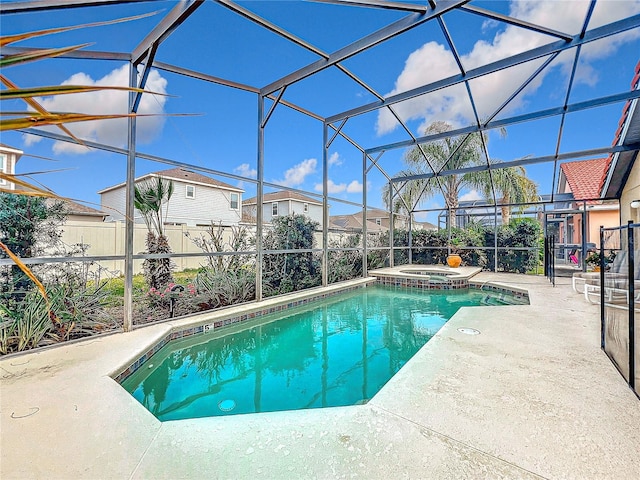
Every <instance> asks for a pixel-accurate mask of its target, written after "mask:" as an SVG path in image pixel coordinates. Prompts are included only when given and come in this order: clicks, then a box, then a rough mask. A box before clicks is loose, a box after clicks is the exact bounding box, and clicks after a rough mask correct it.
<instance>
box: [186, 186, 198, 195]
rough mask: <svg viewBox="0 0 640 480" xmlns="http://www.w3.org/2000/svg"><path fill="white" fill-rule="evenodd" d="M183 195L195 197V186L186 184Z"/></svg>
mask: <svg viewBox="0 0 640 480" xmlns="http://www.w3.org/2000/svg"><path fill="white" fill-rule="evenodd" d="M184 196H185V197H187V198H196V187H195V185H187V187H186V190H185V195H184Z"/></svg>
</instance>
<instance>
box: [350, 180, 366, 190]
mask: <svg viewBox="0 0 640 480" xmlns="http://www.w3.org/2000/svg"><path fill="white" fill-rule="evenodd" d="M347 193H362V183H360V182H359V181H357V180H353V181H352V182H351V183H350V184H349V185H347Z"/></svg>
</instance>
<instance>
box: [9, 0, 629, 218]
mask: <svg viewBox="0 0 640 480" xmlns="http://www.w3.org/2000/svg"><path fill="white" fill-rule="evenodd" d="M173 5H174V2H164V1H161V2H150V3H148V2H144V3H139V4H128V5H120V6H103V7H99V8H93V9H74V10H66V11H51V12H42V13H36V14H33V13H28V14H19V15H6V16H3V17H2V18H1V21H2V25H1V27H2V32H3V34H13V33H21V32H26V31H32V30H36V29H41V28H50V27H55V26H61V25H72V24H80V23H86V22H93V21H101V20H107V19H112V18H119V17H125V16H130V15H136V14H140V13H145V12H152V11H156V10H162V11H161V12H160V13H159V14H158V15H155V16H153V17H150V18H144V19H141V20H136V21H132V22H128V23H125V24H118V25H112V26H104V27H96V28H90V29H82V30H77V31H73V32H68V33H64V34H58V35H53V36H47V37H43V38H40V39H34V40H30V41H27V42H23V43H21V44H19V45H20V46H47V47H50V46H67V45H73V44H79V43H85V42H89V43H92V45H91V46H90V47H88V48H90V49H92V50H104V51H118V52H128V51H130V50H132V49H133V48H134V47H135V46H136V45H137V44H138V43H139V42H140V41H141V40H142V38H144V35H145V34H146V32H147V31H149V30H150V29H151V28H152V27H153V26H154V25H155V24H156V23H157V22H158V21H159V20H160V18H161V17H162V15H164V14H165V13H166V11H168V10H169V9H170V8H172V7H173ZM241 5H242V6H244V7H245V8H248V9H250V10H252V11H254V12H256V13H257V14H259V15H261V16H263V17H264V18H267V19H268V20H270V21H271V22H273V23H275V24H277V25H279V26H281V27H283V28H285V29H287V30H289V31H290V32H291V33H293V34H295V35H297V36H298V37H300V38H302V39H304V40H305V41H307V42H309V43H311V44H313V45H314V46H316V47H317V48H319V49H321V50H323V51H325V52H327V53H331V52H333V51H335V50H336V49H338V48H340V47H342V46H344V45H347V44H349V43H351V42H353V41H355V40H357V39H358V38H360V37H362V36H364V35H366V34H368V33H371V32H373V31H375V30H377V29H378V28H380V27H382V26H384V25H385V24H388V23H390V22H392V21H394V20H397V19H399V18H402V17H403V16H405V15H406V13H403V12H397V11H391V10H382V9H372V8H359V7H345V6H335V5H327V4H321V3H312V2H292V1H261V2H242V3H241ZM472 5H476V6H481V7H483V8H486V9H490V10H493V11H496V12H499V13H503V14H510V15H512V16H515V17H517V18H520V19H523V20H527V21H530V22H533V23H540V24H543V25H546V26H548V27H550V28H555V29H557V30H561V31H564V32H567V33H570V34H575V33H577V32H578V31H579V29H580V27H581V25H582V22H583V20H584V17H585V13H586V11H587V7H588V2H586V1H573V2H568V1H567V2H565V1H560V2H538V1H535V2H533V1H532V2H528V1H525V2H506V1H504V2H503V1H500V2H472ZM638 13H640V1H631V0H625V1H601V2H598V4H597V6H596V9H595V11H594V13H593V16H592V19H591V23H590V27H592V26H594V25H602V24H607V23H610V22H612V21H615V20H619V19H621V18H624V17H627V16H630V15H635V14H638ZM444 20H445V22H446V24H447V27H448V29H449V31H450V33H451V36H452V37H453V39H454V42H455V45H456V48H457V50H458V52H459V54H460V56H461V57H462V63H463V65H464V66H465V68H466V69H470V68H474V67H475V66H479V65H482V64H484V63H488V62H490V61H495V60H497V59H499V58H502V57H504V56H506V55H513V54H515V53H519V52H522V51H525V50H527V49H530V48H533V47H535V46H538V45H542V44H545V43H549V42H550V41H553V40H555V39H552V38H551V37H547V36H544V35H541V34H537V33H533V32H530V31H528V30H523V29H521V28H518V27H514V26H508V25H506V24H504V23H499V22H496V21H489V20H486V19H484V18H482V17H479V16H476V15H472V14H469V13H463V12H452V13H450V14H446V15H445V16H444ZM638 52H640V31H639V29H637V28H636V29H635V30H632V31H629V32H626V33H624V34H621V35H618V36H616V37H610V38H607V39H605V40H601V41H599V42H594V43H592V44H589V45H587V46H585V47H584V48H583V52H582V54H581V62H580V65H579V69H578V72H577V81H576V83H575V85H574V88H573V90H572V93H571V97H570V103H573V102H577V101H582V100H585V99H588V98H593V97H599V96H603V95H609V94H613V93H619V92H624V91H627V90H628V89H629V83H630V81H631V78H632V77H633V73H634V67H635V65H636V63H637V62H638V59H639V57H640V55H639V54H638ZM573 55H574V51H569V52H565V53H563V54H561V55H560V56H559V57H558V58H557V59H556V60H555V61H554V62H553V63H552V64H551V65H550V66H549V67H548V68H547V69H546V70H545V71H544V72H543V74H542V75H540V76H539V77H538V79H537V80H536V81H535V82H534V83H533V84H532V85H531V87H530V88H528V89H527V90H525V91H524V92H523V93H522V94H521V95H519V96H518V97H517V98H516V99H515V100H514V101H513V102H511V104H510V105H509V106H508V107H507V109H506V110H505V111H504V112H503V113H501V114H499V116H498V117H499V118H500V117H506V116H511V115H515V114H520V113H525V112H531V111H537V110H539V109H542V108H548V107H552V106H558V105H561V104H562V102H563V101H564V96H565V94H566V85H567V79H568V74H569V72H570V68H571V61H572V58H573ZM317 58H318V57H317V56H316V55H315V54H313V53H311V52H308V51H306V50H304V49H302V48H300V47H297V46H295V45H293V44H291V43H289V42H287V41H286V40H284V39H282V38H281V37H278V36H277V35H275V34H273V33H271V32H268V31H266V30H264V29H261V28H259V27H257V26H256V25H255V24H253V23H251V22H249V21H248V20H246V19H245V18H242V17H240V16H238V15H235V14H233V13H231V12H230V11H228V10H226V9H225V8H223V7H220V6H219V5H215V4H213V3H212V2H207V4H205V5H204V6H202V7H200V9H199V10H198V11H196V12H195V14H194V15H192V16H191V17H190V18H189V19H188V20H187V21H186V22H185V23H184V24H183V25H182V26H181V27H180V28H178V30H176V31H175V32H174V33H173V34H172V35H171V36H170V37H169V38H168V39H167V40H166V41H165V42H164V43H163V44H162V45H161V46H160V48H159V50H158V53H157V55H156V60H158V61H162V62H167V63H172V64H176V65H180V66H183V67H186V68H191V69H194V70H198V71H201V72H204V73H207V74H209V75H213V76H217V77H221V78H226V79H229V80H233V81H236V82H241V83H245V84H247V85H250V86H253V87H258V88H260V87H263V86H265V85H267V84H269V83H270V82H272V81H275V80H277V79H278V78H280V77H282V76H284V75H286V74H288V73H290V72H291V71H294V70H296V69H298V68H301V67H303V66H305V65H307V64H309V63H311V62H313V61H315V60H317ZM539 64H540V61H536V62H529V63H527V64H524V65H521V66H518V67H514V68H512V69H510V70H508V71H504V72H500V73H499V74H494V75H491V76H490V77H487V78H484V79H478V80H474V81H471V82H470V88H471V90H472V93H473V94H474V98H475V99H476V106H477V108H478V109H479V115H480V117H486V116H488V115H489V114H490V113H491V112H492V111H493V110H494V109H495V108H496V107H497V106H498V105H499V104H500V103H502V101H503V100H504V99H505V98H507V97H508V96H509V94H510V93H511V92H512V91H513V89H514V88H516V87H517V85H518V84H519V83H520V82H522V80H524V79H525V78H526V77H527V76H528V75H529V74H530V73H531V72H532V71H533V70H534V69H535V68H536V67H537V66H538V65H539ZM343 65H344V66H345V67H347V68H348V69H349V70H351V71H352V72H353V73H355V74H356V75H358V76H359V77H360V78H361V79H362V80H364V81H365V82H366V83H367V84H369V85H370V86H371V87H372V88H374V89H375V90H376V91H377V92H378V93H380V94H382V95H389V94H394V93H399V92H402V91H405V90H408V89H410V88H414V87H417V86H420V85H423V84H425V83H429V82H432V81H435V80H438V79H442V78H446V77H448V76H450V75H452V74H456V73H458V71H457V67H456V64H455V61H454V60H453V56H452V55H451V53H450V51H449V49H448V46H447V45H446V42H445V40H444V37H443V35H442V32H441V31H440V30H439V29H438V28H437V24H436V23H435V22H427V24H425V25H423V26H421V27H418V28H415V29H413V30H412V31H410V32H408V33H406V34H405V35H401V36H398V37H395V38H393V39H391V40H389V41H387V42H384V43H382V44H380V45H378V46H376V47H374V48H371V49H370V50H367V51H365V52H364V53H363V54H361V55H359V56H356V57H353V58H351V59H348V60H346V61H345V62H343ZM3 73H4V74H5V75H7V77H9V78H10V79H11V80H12V81H14V82H15V83H17V84H18V85H20V86H23V87H26V86H32V85H44V84H60V83H62V82H67V83H98V84H102V85H114V84H124V83H125V82H126V81H127V67H126V65H125V64H123V63H119V62H114V61H109V62H104V61H102V62H98V61H81V60H67V59H52V60H47V61H43V62H38V63H32V64H28V65H23V66H19V67H14V68H11V69H6V72H3ZM147 88H148V89H149V90H152V91H156V92H166V93H168V94H169V95H171V96H169V97H152V96H145V97H146V98H144V99H143V105H142V106H141V110H140V111H141V112H148V113H169V114H171V113H190V114H198V115H194V116H189V117H182V116H175V117H172V116H156V117H149V118H144V119H140V120H139V134H140V136H139V139H138V150H139V151H141V152H144V153H149V154H153V155H158V156H162V157H166V158H170V159H172V160H176V161H181V162H186V163H190V164H194V165H198V166H203V167H208V168H212V169H215V170H219V171H223V172H228V173H231V174H242V175H247V176H252V175H255V168H256V146H257V127H256V124H257V112H256V108H257V96H256V95H254V94H252V93H247V92H243V91H240V90H235V89H231V88H227V87H222V86H219V85H214V84H207V83H204V82H200V81H196V80H194V79H191V78H186V77H181V76H179V75H175V74H172V73H168V72H164V71H154V72H153V73H152V75H151V76H150V78H149V82H148V84H147ZM125 98H126V95H123V94H121V93H116V92H102V93H96V94H83V95H74V96H59V97H56V98H55V99H54V98H48V99H42V103H43V104H44V105H45V107H47V108H49V109H51V110H60V111H63V110H68V111H85V112H111V111H113V112H116V111H119V110H122V109H123V108H124V106H125V105H126V102H125ZM283 98H284V99H285V100H288V101H291V102H293V103H296V104H298V105H300V106H301V107H303V108H306V109H308V110H310V111H313V112H315V113H317V114H319V115H321V116H330V115H333V114H336V113H340V112H343V111H346V110H348V109H351V108H354V107H357V106H359V105H362V104H366V103H369V102H372V101H374V100H375V97H374V96H373V95H371V94H370V93H369V92H367V91H366V90H365V89H364V88H363V87H362V86H360V85H358V84H357V83H355V82H353V81H352V80H350V79H349V78H348V77H346V76H345V75H344V74H343V73H342V72H340V71H338V70H337V69H335V68H332V69H329V70H325V71H323V72H321V73H319V74H316V75H314V76H312V77H310V78H308V79H306V80H305V81H303V82H299V83H297V84H294V85H292V86H290V87H289V88H288V89H287V91H286V92H285V95H284V97H283ZM3 108H4V109H6V110H21V109H24V106H23V105H20V104H19V103H18V102H3ZM622 108H623V104H616V105H610V106H607V107H602V108H597V109H592V110H588V111H585V112H580V113H577V114H572V115H569V116H568V117H567V120H566V125H565V129H564V134H563V139H562V143H561V148H560V151H561V152H569V151H575V150H583V149H587V148H595V147H604V146H608V145H610V144H611V142H612V140H613V135H614V133H615V129H616V127H617V122H618V119H619V117H620V113H621V111H622ZM396 110H397V112H398V114H399V115H400V116H401V117H402V118H403V119H404V120H405V122H406V124H407V125H408V127H409V128H410V129H411V130H412V131H413V133H414V134H415V135H420V134H422V132H423V131H424V129H425V128H426V127H427V126H428V125H429V124H430V123H431V122H432V121H434V120H444V121H447V122H450V123H451V124H453V125H455V126H465V125H469V124H470V123H471V122H472V121H473V116H472V111H471V106H470V102H469V100H468V97H467V96H466V93H465V90H464V87H460V86H458V87H451V88H449V89H446V90H445V91H443V92H436V94H431V95H426V96H424V97H419V98H417V99H415V100H412V101H410V102H404V103H402V104H399V105H397V106H396ZM558 123H559V119H555V118H554V119H547V120H541V121H538V122H534V123H529V124H521V125H516V126H513V127H510V128H508V129H507V137H506V138H500V137H499V136H497V135H495V134H491V135H490V143H489V151H490V155H491V156H492V157H493V158H499V159H502V160H505V161H507V160H513V159H516V158H519V157H522V156H526V155H530V156H540V155H549V154H553V153H554V151H555V147H556V140H557V130H558ZM70 128H71V130H72V131H74V132H75V133H76V134H77V135H78V136H80V137H81V138H89V139H91V140H95V141H99V142H102V143H106V144H109V145H114V146H119V147H122V146H125V144H126V122H123V121H105V122H100V123H89V124H86V125H80V124H76V125H72V126H70ZM344 132H345V133H347V134H348V135H349V136H350V137H351V138H353V139H354V140H356V141H357V142H358V143H359V144H360V145H361V146H362V147H364V148H371V147H375V146H377V145H381V144H387V143H391V142H395V141H400V140H406V139H407V135H406V133H405V132H404V131H403V130H402V128H400V127H399V126H398V125H397V123H396V122H395V121H394V119H393V118H392V117H390V115H388V114H387V113H385V112H382V113H379V112H372V113H369V114H366V115H362V116H360V117H356V118H353V119H350V120H349V121H348V122H347V124H346V125H345V127H344ZM0 141H1V142H2V143H5V144H8V145H11V146H13V147H17V148H20V149H22V150H24V152H25V154H26V155H25V157H24V158H23V159H22V160H20V162H19V164H18V172H19V173H21V172H33V171H42V170H59V169H60V170H64V171H62V172H58V173H48V174H46V175H40V176H38V177H37V178H38V180H39V181H41V182H43V183H44V184H46V185H47V186H49V187H51V188H53V189H54V190H55V191H56V192H57V193H59V194H61V195H64V196H68V197H71V198H75V199H80V200H85V201H88V202H94V203H96V204H97V203H99V196H98V195H97V193H96V192H97V191H99V190H101V189H103V188H105V187H108V186H111V185H114V184H117V183H120V182H122V181H123V180H124V178H125V166H126V159H125V157H124V156H121V155H117V154H111V153H107V152H100V151H95V150H87V149H86V148H84V147H77V146H71V145H69V144H63V143H57V142H54V141H52V140H49V139H40V138H35V137H33V136H30V135H29V136H25V135H22V134H19V133H15V132H3V133H2V137H1V140H0ZM402 154H403V151H402V150H393V151H389V152H387V153H385V155H383V157H382V158H381V161H380V164H381V166H382V167H383V168H384V169H385V170H386V171H387V172H388V173H389V174H391V175H393V174H395V173H396V172H397V171H399V170H401V169H402V168H403V164H402V162H401V158H402ZM27 155H34V156H41V157H47V158H49V159H51V160H43V159H38V158H34V157H30V156H27ZM329 157H330V160H331V161H330V168H329V177H330V187H331V192H330V193H331V196H333V197H337V198H341V199H344V200H347V201H350V202H355V203H360V202H362V189H363V185H362V180H363V179H362V175H361V165H362V156H361V154H360V152H359V151H358V150H357V149H355V148H354V147H353V146H351V145H350V144H348V143H347V142H346V141H344V140H342V139H337V140H336V141H335V142H334V144H333V145H332V146H331V148H330V149H329ZM164 168H170V167H169V166H165V165H162V164H158V163H153V162H148V161H142V160H139V161H138V163H137V169H136V173H137V175H142V174H144V173H148V172H150V171H156V170H162V169H164ZM527 171H528V174H529V175H530V176H531V177H532V178H533V179H534V180H535V181H536V182H538V184H539V187H540V192H541V193H551V190H552V189H553V185H552V178H553V165H552V164H540V165H534V166H531V167H528V168H527ZM372 172H374V173H372V174H371V176H370V177H369V178H368V185H367V197H368V203H369V204H370V205H373V206H382V203H381V194H380V192H381V188H382V186H383V184H384V178H383V176H382V175H381V174H379V173H375V170H373V171H372ZM221 180H223V181H227V182H228V183H231V184H236V183H237V181H236V180H235V179H225V178H221ZM265 180H266V181H269V182H273V183H283V184H286V185H288V186H291V187H294V188H297V189H301V190H306V191H309V192H316V193H317V192H318V190H319V186H320V185H321V182H322V124H321V123H320V122H318V121H316V120H314V119H311V118H309V117H306V116H304V115H301V114H299V113H297V112H294V111H292V110H290V109H288V108H286V107H282V106H279V107H278V108H276V110H275V112H274V115H273V116H272V118H271V120H270V121H269V124H268V125H267V129H266V137H265ZM243 186H244V188H245V189H246V193H245V198H247V197H250V196H253V195H255V188H254V187H253V186H252V184H251V183H248V182H245V183H244V184H243ZM477 197H478V195H477V193H476V192H473V191H465V192H464V197H463V199H474V198H477ZM443 204H444V202H443V200H442V198H441V197H434V198H432V199H430V200H428V201H426V202H425V203H424V204H423V206H424V208H437V207H441V206H442V205H443ZM355 210H356V208H355V207H354V206H352V205H346V204H340V203H339V202H332V207H331V213H332V214H340V213H350V212H353V211H355ZM422 219H428V220H430V221H434V220H435V214H429V215H423V216H422Z"/></svg>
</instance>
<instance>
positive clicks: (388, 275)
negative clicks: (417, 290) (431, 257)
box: [369, 265, 482, 290]
mask: <svg viewBox="0 0 640 480" xmlns="http://www.w3.org/2000/svg"><path fill="white" fill-rule="evenodd" d="M481 271H482V269H481V268H479V267H458V268H451V267H447V266H440V265H402V266H399V267H389V268H381V269H378V270H372V271H370V272H369V275H371V276H372V277H377V279H378V283H381V284H383V285H397V286H409V287H421V288H427V289H434V290H453V289H458V288H469V279H470V278H471V277H473V276H474V275H476V274H477V273H479V272H481Z"/></svg>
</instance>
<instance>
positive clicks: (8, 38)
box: [0, 10, 162, 47]
mask: <svg viewBox="0 0 640 480" xmlns="http://www.w3.org/2000/svg"><path fill="white" fill-rule="evenodd" d="M161 11H162V10H156V11H155V12H149V13H143V14H141V15H135V16H133V17H124V18H116V19H115V20H106V21H104V22H94V23H83V24H80V25H71V26H68V27H58V28H49V29H46V30H37V31H35V32H27V33H20V34H17V35H4V36H2V37H0V47H4V46H7V45H10V44H12V43H16V42H20V41H22V40H29V39H30V38H36V37H42V36H44V35H51V34H54V33H62V32H68V31H71V30H78V29H80V28H90V27H102V26H104V25H113V24H115V23H122V22H130V21H132V20H140V19H141V18H146V17H151V16H153V15H157V14H158V13H160V12H161Z"/></svg>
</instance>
